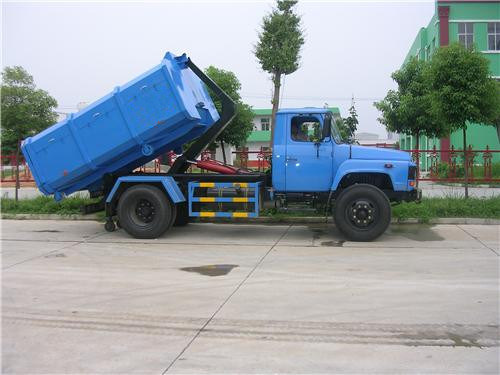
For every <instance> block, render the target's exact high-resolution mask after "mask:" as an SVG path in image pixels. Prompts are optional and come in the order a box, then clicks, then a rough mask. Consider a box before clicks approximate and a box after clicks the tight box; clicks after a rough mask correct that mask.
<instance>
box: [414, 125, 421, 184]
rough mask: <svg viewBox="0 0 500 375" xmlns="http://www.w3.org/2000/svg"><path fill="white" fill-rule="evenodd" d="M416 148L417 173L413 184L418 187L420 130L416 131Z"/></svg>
mask: <svg viewBox="0 0 500 375" xmlns="http://www.w3.org/2000/svg"><path fill="white" fill-rule="evenodd" d="M415 149H416V150H417V175H416V177H415V184H416V185H417V186H416V187H417V188H418V177H419V176H420V132H419V131H417V144H416V148H415Z"/></svg>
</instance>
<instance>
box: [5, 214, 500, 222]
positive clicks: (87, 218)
mask: <svg viewBox="0 0 500 375" xmlns="http://www.w3.org/2000/svg"><path fill="white" fill-rule="evenodd" d="M2 220H85V221H102V218H101V217H99V216H98V215H96V214H89V215H80V214H71V215H59V214H2ZM197 221H198V222H202V223H218V224H237V223H241V224H324V223H325V218H324V217H318V216H313V217H311V216H304V217H266V216H261V217H257V218H253V219H237V220H231V219H226V218H200V219H198V220H197ZM332 222H333V221H332V218H328V220H327V221H326V223H332ZM391 224H455V225H457V224H474V225H500V219H490V218H486V219H483V218H475V217H441V218H435V219H429V220H428V221H426V220H424V219H418V218H408V219H397V218H393V219H392V220H391Z"/></svg>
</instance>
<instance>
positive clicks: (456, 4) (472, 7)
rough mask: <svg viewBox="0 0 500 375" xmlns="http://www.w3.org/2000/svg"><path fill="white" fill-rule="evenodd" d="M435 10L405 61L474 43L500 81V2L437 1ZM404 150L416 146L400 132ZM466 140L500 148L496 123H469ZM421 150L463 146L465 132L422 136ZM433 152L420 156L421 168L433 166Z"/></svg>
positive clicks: (475, 146) (444, 156) (498, 159)
mask: <svg viewBox="0 0 500 375" xmlns="http://www.w3.org/2000/svg"><path fill="white" fill-rule="evenodd" d="M435 8H436V9H435V13H434V15H433V16H432V18H431V20H430V22H429V24H428V25H427V27H422V28H421V29H420V30H419V32H418V34H417V37H416V38H415V41H414V42H413V44H412V46H411V47H410V50H409V51H408V54H407V55H406V58H405V62H406V61H408V60H409V59H410V58H411V57H414V56H415V57H417V58H418V59H419V60H430V59H431V58H432V54H433V53H434V51H435V50H436V49H437V48H439V47H442V46H447V45H448V44H449V43H453V42H460V43H462V44H463V45H465V46H467V47H468V46H472V45H474V46H475V47H476V49H477V50H478V51H481V52H482V53H483V54H484V56H485V57H486V58H487V59H488V60H489V61H490V71H491V76H492V77H493V78H495V79H497V80H500V1H494V0H437V1H436V4H435ZM400 138H401V139H400V147H401V149H405V150H410V149H414V148H415V147H416V146H415V145H416V139H415V137H413V136H410V135H405V134H401V137H400ZM467 142H468V143H469V144H470V145H472V147H473V149H476V150H483V149H485V148H486V146H489V147H490V149H496V150H499V149H500V142H499V136H498V134H497V130H496V129H495V128H494V127H493V126H485V125H480V124H469V125H468V126H467ZM419 145H420V149H422V150H426V149H427V150H429V149H432V148H433V147H436V149H443V150H447V149H449V148H450V147H451V146H453V147H454V148H455V149H462V147H463V141H462V131H461V130H460V131H456V132H453V133H452V134H450V136H448V137H445V138H442V139H436V138H428V137H425V136H422V137H420V142H419ZM429 156H430V155H427V157H423V158H421V163H422V165H421V168H422V169H424V170H427V169H428V168H429V166H430V157H429ZM448 158H449V153H441V160H442V161H447V159H448ZM493 161H494V162H500V154H499V153H494V154H493Z"/></svg>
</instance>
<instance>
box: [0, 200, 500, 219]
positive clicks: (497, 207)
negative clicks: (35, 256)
mask: <svg viewBox="0 0 500 375" xmlns="http://www.w3.org/2000/svg"><path fill="white" fill-rule="evenodd" d="M97 201H98V199H89V198H82V197H70V198H66V199H64V200H62V201H61V202H56V201H54V199H53V198H51V197H37V198H34V199H21V200H19V201H18V202H17V203H16V202H15V200H14V199H0V206H1V210H2V213H8V214H59V215H72V214H80V207H81V206H83V205H85V204H89V203H96V202H97ZM261 216H267V217H272V218H274V219H276V220H280V219H285V218H287V217H305V216H318V217H321V216H324V213H323V210H319V211H294V212H282V211H276V210H274V209H270V210H262V212H261ZM392 216H393V217H394V218H397V219H408V218H417V219H420V220H422V221H424V222H427V221H429V220H430V219H433V218H438V217H476V218H491V219H500V196H497V197H494V198H485V199H480V198H469V199H463V198H425V199H423V200H422V202H421V203H415V202H411V203H401V204H399V205H396V206H394V207H393V209H392Z"/></svg>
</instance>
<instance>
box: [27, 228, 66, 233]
mask: <svg viewBox="0 0 500 375" xmlns="http://www.w3.org/2000/svg"><path fill="white" fill-rule="evenodd" d="M33 232H36V233H60V232H61V231H60V230H56V229H42V230H34V231H33Z"/></svg>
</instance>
